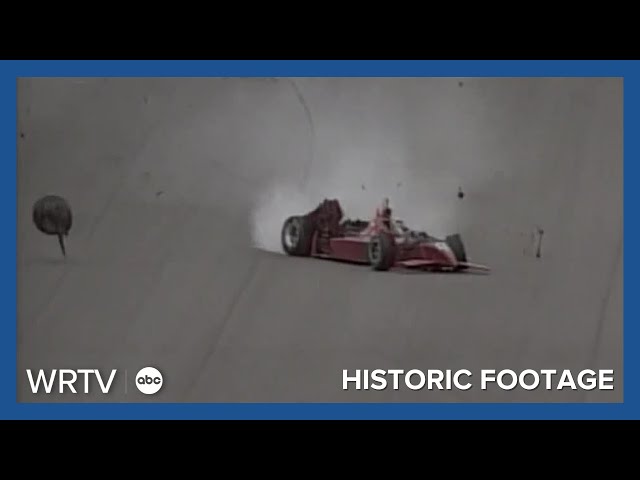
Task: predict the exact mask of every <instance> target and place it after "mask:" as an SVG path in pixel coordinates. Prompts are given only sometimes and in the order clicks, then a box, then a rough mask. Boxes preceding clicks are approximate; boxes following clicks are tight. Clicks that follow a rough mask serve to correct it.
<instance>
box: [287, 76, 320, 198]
mask: <svg viewBox="0 0 640 480" xmlns="http://www.w3.org/2000/svg"><path fill="white" fill-rule="evenodd" d="M285 80H286V81H287V82H288V83H289V84H290V85H291V86H292V87H293V90H294V92H295V94H296V97H297V99H298V103H299V104H300V105H301V106H302V108H303V109H304V114H305V117H306V118H307V126H308V127H309V134H310V137H311V139H310V142H311V143H310V148H309V159H308V160H307V162H306V163H305V167H304V171H303V173H302V187H303V188H307V185H308V183H309V175H310V173H311V168H312V166H313V161H314V158H315V150H316V147H315V141H316V128H315V125H314V123H313V115H312V114H311V109H310V108H309V105H308V103H307V101H306V99H305V98H304V95H303V93H302V91H301V90H300V87H299V86H298V84H297V83H296V81H295V80H294V79H293V78H286V79H285Z"/></svg>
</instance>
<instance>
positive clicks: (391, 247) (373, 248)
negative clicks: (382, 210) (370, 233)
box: [369, 234, 396, 272]
mask: <svg viewBox="0 0 640 480" xmlns="http://www.w3.org/2000/svg"><path fill="white" fill-rule="evenodd" d="M395 261H396V243H395V241H394V238H393V237H392V236H391V235H384V234H383V235H376V236H374V237H372V238H371V240H370V241H369V262H370V263H371V268H373V269H374V270H376V271H379V272H383V271H387V270H389V269H390V268H391V267H392V266H393V264H394V263H395Z"/></svg>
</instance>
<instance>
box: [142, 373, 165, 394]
mask: <svg viewBox="0 0 640 480" xmlns="http://www.w3.org/2000/svg"><path fill="white" fill-rule="evenodd" d="M162 382H163V380H162V374H161V373H160V372H159V371H158V370H157V369H155V368H153V367H144V368H143V369H142V370H140V371H139V372H138V374H137V375H136V387H138V390H140V391H141V392H142V393H144V394H145V395H153V394H154V393H158V391H159V390H160V389H161V388H162Z"/></svg>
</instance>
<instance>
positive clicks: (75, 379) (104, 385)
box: [27, 368, 118, 395]
mask: <svg viewBox="0 0 640 480" xmlns="http://www.w3.org/2000/svg"><path fill="white" fill-rule="evenodd" d="M117 373H118V370H116V369H114V370H111V373H110V374H109V375H107V376H103V375H102V374H101V373H100V371H99V370H97V369H89V368H79V369H76V370H73V369H55V368H54V369H53V370H51V371H50V372H48V373H47V371H45V370H42V369H40V370H37V371H35V370H30V369H27V377H28V378H29V386H30V387H31V393H33V394H37V393H40V392H44V393H47V394H51V393H65V392H70V393H73V394H78V393H81V394H89V393H91V392H92V391H93V390H94V389H95V388H96V385H97V387H98V388H99V389H100V391H101V392H102V393H104V394H105V395H106V394H108V393H109V391H110V390H111V387H112V385H113V381H114V379H115V378H116V375H117ZM94 379H95V380H96V381H92V380H94Z"/></svg>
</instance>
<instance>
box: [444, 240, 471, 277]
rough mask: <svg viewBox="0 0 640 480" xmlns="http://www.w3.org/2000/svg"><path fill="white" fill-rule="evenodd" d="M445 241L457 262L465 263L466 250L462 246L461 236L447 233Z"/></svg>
mask: <svg viewBox="0 0 640 480" xmlns="http://www.w3.org/2000/svg"><path fill="white" fill-rule="evenodd" d="M445 242H446V243H447V245H449V248H450V249H451V251H453V254H454V255H455V256H456V260H457V261H458V262H462V263H465V262H466V261H467V251H466V250H465V248H464V243H462V237H461V236H460V234H458V233H456V234H454V235H449V236H448V237H447V238H446V239H445ZM464 268H465V267H460V269H464Z"/></svg>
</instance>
